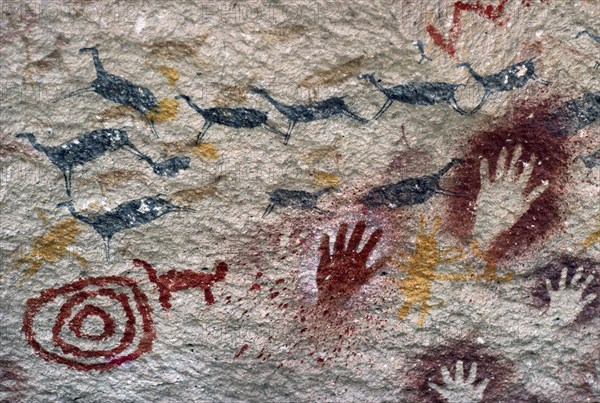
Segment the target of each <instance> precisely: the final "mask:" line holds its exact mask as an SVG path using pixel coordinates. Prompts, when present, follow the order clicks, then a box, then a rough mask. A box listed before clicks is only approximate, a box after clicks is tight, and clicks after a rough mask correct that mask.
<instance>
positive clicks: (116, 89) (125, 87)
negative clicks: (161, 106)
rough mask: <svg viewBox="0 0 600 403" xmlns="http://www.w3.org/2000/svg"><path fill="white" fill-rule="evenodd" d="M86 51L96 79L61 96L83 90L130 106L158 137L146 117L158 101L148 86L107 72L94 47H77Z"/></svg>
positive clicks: (67, 96)
mask: <svg viewBox="0 0 600 403" xmlns="http://www.w3.org/2000/svg"><path fill="white" fill-rule="evenodd" d="M88 52H89V53H91V54H92V58H93V60H94V66H95V68H96V79H95V80H94V81H92V84H91V86H90V87H88V88H82V89H79V90H76V91H73V92H71V93H70V94H67V95H66V96H65V97H63V99H64V98H69V97H72V96H74V95H79V94H83V93H85V92H95V93H96V94H98V95H100V96H102V97H103V98H105V99H108V100H109V101H112V102H115V103H117V104H121V105H126V106H130V107H132V108H133V109H135V110H137V111H138V112H140V113H141V114H142V116H143V117H144V119H146V121H147V122H148V124H149V125H150V128H151V129H152V133H154V135H155V136H156V137H158V133H156V129H155V128H154V122H153V121H152V120H150V119H148V117H147V113H148V112H150V111H156V110H157V109H158V102H157V100H156V97H155V96H154V94H153V93H152V91H150V90H149V89H148V88H144V87H141V86H139V85H136V84H134V83H132V82H131V81H129V80H126V79H124V78H122V77H119V76H116V75H114V74H110V73H108V72H107V71H106V70H105V69H104V66H102V62H101V61H100V56H99V55H98V49H96V47H91V48H81V49H79V53H88Z"/></svg>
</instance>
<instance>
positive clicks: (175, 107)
mask: <svg viewBox="0 0 600 403" xmlns="http://www.w3.org/2000/svg"><path fill="white" fill-rule="evenodd" d="M178 111H179V102H178V101H177V100H176V99H171V98H163V99H161V100H159V101H158V107H157V108H156V109H153V110H151V111H149V112H148V113H147V114H146V117H147V118H148V120H150V121H151V122H154V123H163V122H170V121H171V120H173V119H175V118H176V117H177V112H178Z"/></svg>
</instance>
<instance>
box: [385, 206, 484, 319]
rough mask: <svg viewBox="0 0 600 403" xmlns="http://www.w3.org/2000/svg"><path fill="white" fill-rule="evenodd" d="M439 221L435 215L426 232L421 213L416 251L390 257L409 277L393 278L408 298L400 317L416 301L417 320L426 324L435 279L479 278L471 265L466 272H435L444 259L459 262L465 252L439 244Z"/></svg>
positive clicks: (400, 316) (406, 312) (400, 311)
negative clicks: (399, 256) (437, 237)
mask: <svg viewBox="0 0 600 403" xmlns="http://www.w3.org/2000/svg"><path fill="white" fill-rule="evenodd" d="M440 225H441V219H440V218H439V217H436V218H435V219H434V222H433V226H432V229H431V231H429V232H427V231H426V229H425V218H424V217H423V216H421V220H420V225H419V234H418V235H417V239H416V241H415V250H414V252H413V253H412V254H411V255H410V256H407V258H406V260H405V261H404V262H400V261H398V260H395V259H390V262H391V263H392V264H393V265H394V266H396V267H397V268H398V269H399V270H401V271H403V272H405V273H406V278H405V279H403V280H399V279H392V280H391V281H392V283H394V284H395V285H396V286H398V288H400V291H401V292H402V294H404V296H405V298H406V301H405V302H404V304H403V305H402V307H400V309H399V310H398V318H399V319H400V320H404V319H406V317H407V315H408V312H409V310H410V308H411V307H412V306H413V305H415V304H416V305H419V318H418V320H417V324H418V325H419V327H421V326H423V322H424V320H425V317H426V316H427V313H428V312H429V310H430V309H431V308H432V307H433V305H430V304H429V300H430V298H431V286H432V284H433V281H434V280H449V281H462V280H474V279H476V278H477V276H476V275H475V273H474V272H473V271H472V270H471V269H469V270H468V271H467V273H465V274H438V273H436V272H435V271H436V269H437V267H438V266H439V265H440V264H441V263H452V262H456V261H458V260H459V259H461V258H462V256H463V254H462V250H461V249H460V248H449V249H440V248H439V247H438V243H437V240H436V239H435V236H436V234H437V232H438V230H439V227H440ZM451 255H452V256H451ZM440 305H441V304H440Z"/></svg>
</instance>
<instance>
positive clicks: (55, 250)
mask: <svg viewBox="0 0 600 403" xmlns="http://www.w3.org/2000/svg"><path fill="white" fill-rule="evenodd" d="M38 217H39V218H40V220H42V223H43V224H44V226H45V227H46V228H47V230H46V232H45V233H44V235H42V236H40V237H38V238H35V239H34V240H33V242H32V243H31V248H30V249H31V250H30V251H29V253H27V254H26V255H25V256H23V257H22V258H20V259H19V260H17V262H16V267H21V266H22V265H24V264H27V265H29V268H28V269H27V273H26V274H25V276H24V277H23V280H22V281H25V280H27V279H28V278H30V277H31V276H33V275H34V274H35V273H37V272H38V270H39V269H40V268H41V267H42V266H43V265H44V264H48V263H56V262H58V261H59V260H61V259H62V258H64V257H65V256H67V255H71V256H73V257H74V258H75V259H77V261H78V262H79V264H80V265H81V266H82V267H88V262H87V260H85V259H84V258H83V257H82V256H81V255H79V254H78V253H75V252H72V251H70V250H68V249H67V246H69V245H71V244H74V243H75V237H76V235H77V234H79V233H80V232H81V229H80V228H79V227H78V225H77V220H76V219H75V218H72V217H71V218H68V219H66V220H63V221H61V222H59V223H58V224H56V225H55V226H53V227H50V228H48V220H47V219H46V216H45V215H44V214H43V213H42V212H40V211H38Z"/></svg>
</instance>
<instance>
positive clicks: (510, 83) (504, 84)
mask: <svg viewBox="0 0 600 403" xmlns="http://www.w3.org/2000/svg"><path fill="white" fill-rule="evenodd" d="M456 67H465V68H466V69H467V70H468V71H469V74H471V76H473V78H474V79H475V80H476V81H477V82H478V83H479V84H481V85H482V86H483V97H482V98H481V101H480V102H479V104H478V105H477V106H476V107H475V108H474V109H473V110H472V111H471V112H470V113H475V112H477V111H478V110H479V109H481V107H482V106H483V104H484V103H485V101H487V99H488V98H489V97H490V95H492V94H495V93H497V92H504V91H512V90H514V89H516V88H521V87H523V86H525V84H527V82H529V81H532V80H538V81H539V82H541V83H542V84H550V82H549V81H546V80H542V79H540V78H539V77H538V76H537V75H536V74H535V66H534V64H533V60H532V59H529V60H525V61H522V62H519V63H515V64H513V65H511V66H508V67H507V68H505V69H502V70H500V71H499V72H498V73H495V74H490V75H488V76H481V75H479V74H477V72H475V70H473V68H472V67H471V63H468V62H464V63H459V64H457V65H456Z"/></svg>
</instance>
